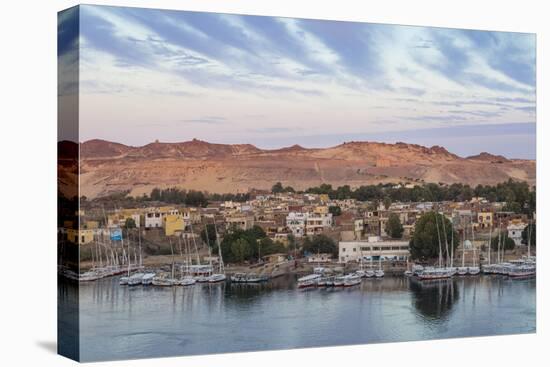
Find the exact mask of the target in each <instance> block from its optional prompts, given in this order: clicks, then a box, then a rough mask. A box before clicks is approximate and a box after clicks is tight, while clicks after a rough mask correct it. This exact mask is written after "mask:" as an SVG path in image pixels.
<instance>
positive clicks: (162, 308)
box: [80, 276, 536, 361]
mask: <svg viewBox="0 0 550 367" xmlns="http://www.w3.org/2000/svg"><path fill="white" fill-rule="evenodd" d="M535 284H536V283H535V280H534V279H533V280H527V281H511V280H508V279H504V278H499V277H475V278H467V277H465V278H457V279H453V280H439V281H432V282H420V281H417V280H414V279H408V278H403V277H387V278H384V279H367V280H364V281H363V283H362V284H361V285H360V286H357V287H355V288H349V289H348V288H346V289H334V288H333V289H330V288H329V289H310V290H298V289H296V281H295V277H293V276H287V277H281V278H278V279H275V280H273V281H271V282H268V283H262V284H198V285H195V286H191V287H187V288H186V287H174V288H160V287H141V286H138V287H130V288H129V287H121V286H119V285H118V279H116V278H113V279H104V280H101V281H99V282H96V283H90V284H85V285H83V286H81V287H80V326H81V330H80V331H81V334H80V335H81V339H80V346H81V358H82V360H84V361H93V360H106V359H123V358H145V357H157V356H169V355H189V354H205V353H223V352H236V351H250V350H266V349H284V348H296V347H313V346H329V345H344V344H358V343H377V342H390V341H408V340H422V339H435V338H449V337H460V336H480V335H495V334H510V333H528V332H534V331H535ZM503 315H505V317H503Z"/></svg>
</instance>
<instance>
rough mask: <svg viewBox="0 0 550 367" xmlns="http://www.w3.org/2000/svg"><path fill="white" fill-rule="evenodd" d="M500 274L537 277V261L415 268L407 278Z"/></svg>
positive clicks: (417, 266) (431, 278) (425, 278)
mask: <svg viewBox="0 0 550 367" xmlns="http://www.w3.org/2000/svg"><path fill="white" fill-rule="evenodd" d="M481 273H483V274H498V275H505V276H508V277H510V278H530V277H534V276H536V273H537V265H536V259H535V258H533V257H527V258H523V259H519V260H512V261H510V262H502V263H497V264H486V265H483V266H482V267H481V268H480V267H479V266H468V267H466V266H461V267H423V266H420V265H415V266H413V268H412V270H407V271H406V272H405V276H415V277H417V278H418V279H420V280H433V279H444V278H451V277H453V276H467V275H479V274H481Z"/></svg>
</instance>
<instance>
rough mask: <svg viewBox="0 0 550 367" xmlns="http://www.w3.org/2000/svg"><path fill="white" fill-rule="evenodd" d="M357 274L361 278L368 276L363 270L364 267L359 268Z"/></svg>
mask: <svg viewBox="0 0 550 367" xmlns="http://www.w3.org/2000/svg"><path fill="white" fill-rule="evenodd" d="M355 274H356V275H357V276H359V277H361V278H366V277H367V272H366V271H364V270H362V269H359V270H357V271H356V272H355Z"/></svg>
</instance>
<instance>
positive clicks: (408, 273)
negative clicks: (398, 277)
mask: <svg viewBox="0 0 550 367" xmlns="http://www.w3.org/2000/svg"><path fill="white" fill-rule="evenodd" d="M403 275H404V276H406V277H412V276H413V272H412V270H405V271H404V272H403Z"/></svg>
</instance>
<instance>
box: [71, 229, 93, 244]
mask: <svg viewBox="0 0 550 367" xmlns="http://www.w3.org/2000/svg"><path fill="white" fill-rule="evenodd" d="M67 241H69V242H72V243H76V244H79V245H86V244H88V243H92V242H93V241H94V231H93V230H92V229H80V230H78V229H68V230H67Z"/></svg>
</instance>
